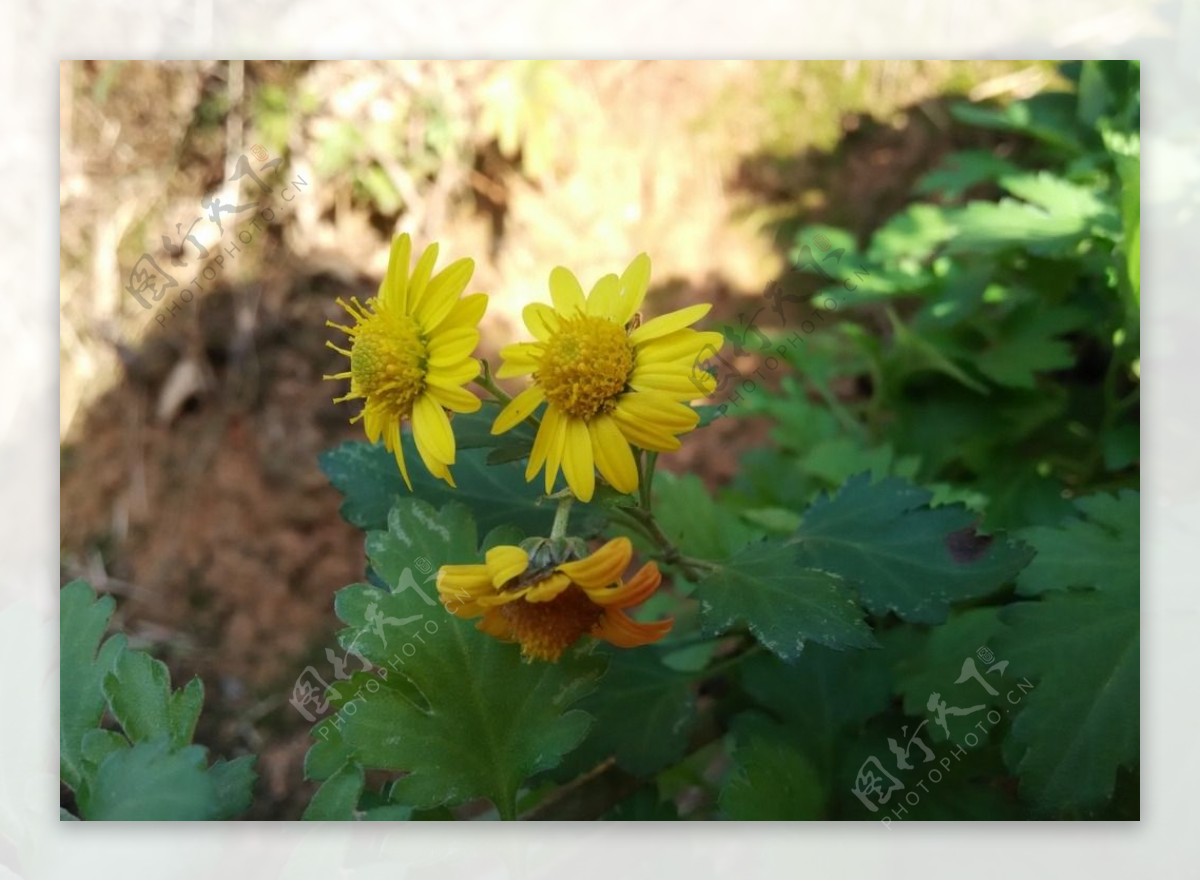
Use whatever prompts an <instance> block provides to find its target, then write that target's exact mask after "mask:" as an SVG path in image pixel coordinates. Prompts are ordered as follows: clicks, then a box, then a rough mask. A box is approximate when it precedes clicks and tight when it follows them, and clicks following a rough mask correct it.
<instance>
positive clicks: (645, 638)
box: [437, 537, 673, 661]
mask: <svg viewBox="0 0 1200 881" xmlns="http://www.w3.org/2000/svg"><path fill="white" fill-rule="evenodd" d="M527 546H528V548H529V550H528V551H526V550H525V549H523V548H519V547H515V546H512V545H501V546H499V547H494V548H492V549H491V550H489V551H488V552H487V555H486V560H487V562H486V563H479V564H472V565H462V566H443V567H442V568H441V569H439V570H438V575H437V587H438V596H439V597H440V598H441V600H442V603H443V604H444V605H445V606H446V608H447V609H448V610H449V611H450V612H451V613H452V614H454V615H457V616H458V617H459V618H475V617H478V616H480V615H482V616H483V618H482V620H481V621H480V622H479V623H478V624H477V625H476V626H477V627H478V628H479V629H480V630H482V631H483V632H484V633H487V634H489V635H491V636H494V637H496V638H497V639H502V640H506V641H510V642H513V641H515V642H519V643H520V644H521V654H522V655H523V656H524V657H525V658H537V659H540V660H544V661H557V660H558V658H559V656H561V655H562V653H563V652H564V651H565V650H566V649H567V647H568V646H570V645H572V644H573V643H574V642H575V641H576V640H578V639H579V638H580V637H581V636H584V635H585V634H590V635H591V636H594V637H595V638H596V639H602V640H605V641H606V642H610V643H612V644H613V645H615V646H618V647H620V648H635V647H637V646H640V645H649V644H650V643H652V642H657V641H658V640H660V639H662V638H663V637H664V636H666V635H667V632H668V631H669V630H670V629H671V624H672V623H673V621H672V619H670V618H666V619H664V620H662V621H655V622H652V623H649V624H643V623H641V622H639V621H635V620H633V619H632V618H630V617H629V616H628V615H626V614H625V612H624V610H625V609H628V608H630V607H631V606H636V605H637V604H639V603H641V602H643V601H644V600H646V599H647V598H648V597H649V596H650V595H651V594H653V593H654V591H656V590H657V589H658V585H659V583H660V582H661V581H662V575H661V574H660V573H659V571H658V567H657V566H656V565H655V564H654V563H647V564H646V565H644V566H643V567H642V568H641V569H639V570H638V571H637V574H635V575H634V576H633V577H632V578H631V579H629V581H626V582H622V581H621V575H622V574H623V573H624V572H625V569H626V568H628V566H629V561H630V559H631V558H632V556H633V547H632V545H631V544H630V543H629V539H627V538H624V537H622V538H614V539H613V540H612V541H610V542H608V543H607V544H605V545H604V546H603V547H601V548H600V549H599V550H597V551H596V552H595V553H593V554H591V555H590V556H586V555H585V554H586V548H584V547H583V543H582V542H581V541H579V540H578V539H566V540H556V539H535V540H533V541H532V542H528V543H527Z"/></svg>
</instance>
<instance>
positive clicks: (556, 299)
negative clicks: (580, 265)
mask: <svg viewBox="0 0 1200 881" xmlns="http://www.w3.org/2000/svg"><path fill="white" fill-rule="evenodd" d="M550 301H551V302H552V303H553V304H554V311H555V312H557V313H558V314H559V315H561V316H562V317H563V318H573V317H575V316H576V315H582V314H583V310H584V302H583V288H582V287H581V286H580V284H579V279H577V278H576V277H575V274H574V273H573V272H571V270H569V269H567V268H566V267H565V266H555V267H554V268H553V269H552V270H550Z"/></svg>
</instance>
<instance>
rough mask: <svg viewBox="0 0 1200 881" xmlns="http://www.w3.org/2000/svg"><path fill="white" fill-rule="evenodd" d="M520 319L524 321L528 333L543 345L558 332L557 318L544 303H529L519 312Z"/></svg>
mask: <svg viewBox="0 0 1200 881" xmlns="http://www.w3.org/2000/svg"><path fill="white" fill-rule="evenodd" d="M521 317H522V318H524V319H525V326H526V327H528V328H529V332H530V333H531V334H533V335H534V337H535V338H537V339H538V340H541V341H542V342H543V343H544V342H548V341H549V339H550V337H552V336H554V334H555V332H556V331H557V330H558V326H559V321H558V316H557V315H556V314H555V312H554V310H553V309H551V308H550V307H549V306H547V305H546V304H545V303H530V304H529V305H528V306H526V307H525V308H524V309H523V310H522V311H521Z"/></svg>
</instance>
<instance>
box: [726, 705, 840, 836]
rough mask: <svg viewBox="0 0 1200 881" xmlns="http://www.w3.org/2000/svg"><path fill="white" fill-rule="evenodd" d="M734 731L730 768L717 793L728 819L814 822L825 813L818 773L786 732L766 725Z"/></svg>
mask: <svg viewBox="0 0 1200 881" xmlns="http://www.w3.org/2000/svg"><path fill="white" fill-rule="evenodd" d="M750 721H752V722H753V723H754V724H742V725H740V726H735V731H737V735H736V746H735V747H734V749H733V769H732V770H731V771H730V774H729V777H728V779H727V780H726V782H725V785H724V787H723V788H722V789H721V795H720V799H719V804H720V808H721V812H722V813H723V814H724V815H725V816H726V817H727V818H728V819H730V820H818V819H821V818H822V817H823V816H824V813H825V792H824V786H823V784H822V780H821V774H820V773H819V772H818V770H817V769H816V768H815V767H814V766H813V764H812V762H811V761H810V760H809V758H808V757H807V756H806V755H805V754H804V753H803V752H801V751H800V750H798V749H796V748H795V747H794V746H792V744H791V743H789V738H788V733H787V729H785V728H784V727H783V726H780V725H774V724H771V723H770V722H766V721H764V720H759V719H754V720H750Z"/></svg>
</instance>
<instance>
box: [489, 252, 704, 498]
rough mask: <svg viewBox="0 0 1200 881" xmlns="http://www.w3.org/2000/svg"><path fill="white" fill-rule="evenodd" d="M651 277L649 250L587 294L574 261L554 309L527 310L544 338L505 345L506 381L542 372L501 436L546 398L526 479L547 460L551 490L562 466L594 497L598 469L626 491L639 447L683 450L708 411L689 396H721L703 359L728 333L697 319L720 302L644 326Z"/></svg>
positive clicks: (554, 284) (557, 280)
mask: <svg viewBox="0 0 1200 881" xmlns="http://www.w3.org/2000/svg"><path fill="white" fill-rule="evenodd" d="M649 281H650V258H649V257H647V256H646V255H645V254H640V255H638V256H637V257H635V258H634V260H633V262H632V263H630V264H629V266H628V268H627V269H626V270H625V272H624V273H622V275H621V276H620V278H618V277H617V276H616V275H606V276H604V277H603V278H601V279H600V280H599V281H598V282H596V285H595V287H593V288H592V290H591V293H590V294H588V295H587V297H584V294H583V288H582V287H581V285H580V284H579V280H578V279H576V277H575V276H574V275H573V274H572V273H571V271H570V270H568V269H565V268H564V267H561V266H559V267H556V268H555V269H554V271H553V272H551V273H550V298H551V301H552V302H553V304H554V306H553V308H551V307H550V306H547V305H545V304H543V303H532V304H530V305H529V306H526V307H525V311H524V316H523V317H524V319H525V324H526V326H527V327H528V328H529V331H530V333H532V334H533V336H534V338H535V342H531V343H516V344H514V345H510V346H505V347H504V349H502V350H501V352H500V355H501V357H502V358H503V359H504V363H503V364H502V365H501V367H500V369H499V370H498V371H497V372H496V375H497V376H498V377H500V378H502V379H503V378H505V377H511V376H523V375H526V374H533V384H532V385H531V386H530V387H529V388H527V389H526V390H525V391H523V392H521V393H520V394H519V395H517V396H516V397H515V398H513V400H512V402H511V403H509V404H508V405H507V406H506V407H505V408H504V409H503V410H502V411H501V412H500V415H499V416H497V417H496V421H495V423H494V424H493V426H492V433H493V434H501V433H503V432H505V431H508V430H509V429H510V428H512V427H513V426H515V425H517V424H518V423H519V422H521V421H522V420H524V419H526V418H528V417H530V416H532V415H533V413H534V411H536V410H537V409H538V407H540V406H541V405H542V403H543V402H545V403H546V412H545V415H544V416H543V417H542V421H541V424H540V426H539V427H538V432H537V437H536V438H535V440H534V444H533V450H532V452H531V453H530V456H529V465H528V467H527V468H526V470H525V479H526V480H532V479H533V478H534V476H535V475H536V474H537V472H538V471H539V470H540V469H541V468H542V467H543V466H545V473H546V493H547V494H549V493H550V492H552V491H553V489H554V482H555V480H556V479H557V477H558V469H559V467H560V466H561V467H562V470H563V473H564V475H565V476H566V479H567V485H568V486H569V487H570V488H571V491H572V492H573V493H574V494H575V495H576V496H577V497H578V498H580V499H581V500H583V501H585V502H586V501H589V500H590V499H591V498H592V494H593V492H594V491H595V470H596V469H599V471H600V474H601V475H602V476H603V477H604V479H605V480H607V481H608V482H609V483H610V484H612V486H613V487H615V488H616V489H617V490H619V491H620V492H626V493H628V492H633V491H634V490H636V489H637V486H638V472H637V465H636V463H635V461H634V458H633V451H632V450H631V449H630V444H633V445H635V446H638V447H641V448H642V449H645V450H652V451H655V452H670V451H672V450H676V449H678V448H679V437H678V436H679V435H680V434H683V433H685V432H687V431H690V430H691V429H693V428H695V427H696V423H697V422H698V421H699V418H700V417H699V414H697V413H696V411H695V410H693V409H692V408H691V407H689V406H688V405H687V403H686V402H688V401H690V400H692V399H694V398H700V397H704V396H705V395H708V394H711V393H712V392H713V390H714V389H715V388H716V380H715V379H714V378H713V377H712V376H711V375H710V374H709V373H707V372H705V371H704V370H702V369H701V367H700V364H701V363H702V362H703V361H705V360H707V358H709V357H711V356H713V355H715V354H716V353H717V351H718V350H719V349H720V347H721V343H722V342H723V337H722V336H721V334H719V333H711V332H710V333H701V332H699V331H696V330H692V329H691V327H690V325H692V324H693V323H695V322H696V321H699V320H700V319H701V318H703V317H704V316H705V315H706V314H707V313H708V310H709V309H710V308H711V306H710V305H709V304H707V303H704V304H700V305H696V306H689V307H687V308H686V309H680V310H678V311H675V312H669V313H667V314H666V315H660V316H659V317H657V318H653V319H651V320H649V321H647V322H646V323H644V324H641V323H640V319H639V318H638V317H637V312H638V308H639V307H640V306H641V304H642V300H643V299H644V298H645V296H646V286H647V285H648V284H649Z"/></svg>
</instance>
